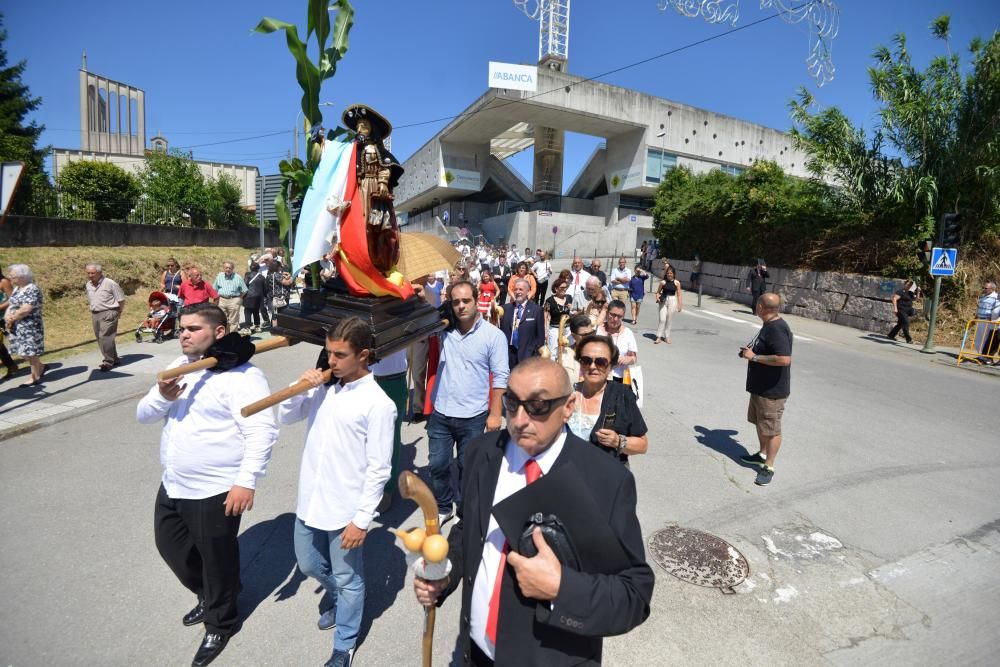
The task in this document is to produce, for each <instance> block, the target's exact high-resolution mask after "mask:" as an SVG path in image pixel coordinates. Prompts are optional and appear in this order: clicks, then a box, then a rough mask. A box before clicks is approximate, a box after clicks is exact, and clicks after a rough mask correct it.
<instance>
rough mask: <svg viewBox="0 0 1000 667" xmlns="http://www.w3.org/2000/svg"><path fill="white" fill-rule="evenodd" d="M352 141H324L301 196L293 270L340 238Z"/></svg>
mask: <svg viewBox="0 0 1000 667" xmlns="http://www.w3.org/2000/svg"><path fill="white" fill-rule="evenodd" d="M354 147H355V143H354V142H353V141H350V142H346V143H344V142H340V141H327V142H325V143H324V144H323V157H322V158H320V161H319V166H318V167H317V168H316V173H315V174H313V180H312V185H311V186H310V187H309V190H308V191H307V192H306V196H305V198H304V199H303V200H302V211H301V213H300V214H299V224H298V227H297V229H296V234H295V255H294V257H293V258H292V274H295V273H298V271H299V269H301V268H302V267H304V266H308V265H309V264H311V263H313V262H316V261H318V260H320V259H322V258H323V255H325V254H327V253H328V252H330V248H332V247H333V244H334V243H337V242H338V241H339V238H340V218H341V215H343V213H344V204H345V203H346V202H348V201H350V195H348V194H347V182H348V176H349V175H350V173H351V171H352V169H351V168H352V167H354V165H355V158H354Z"/></svg>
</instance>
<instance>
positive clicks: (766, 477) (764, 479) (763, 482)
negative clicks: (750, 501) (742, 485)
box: [753, 466, 774, 486]
mask: <svg viewBox="0 0 1000 667" xmlns="http://www.w3.org/2000/svg"><path fill="white" fill-rule="evenodd" d="M772 477H774V468H768V467H767V466H764V467H763V468H761V469H760V472H758V473H757V479H755V480H754V481H753V483H754V484H756V485H757V486H767V485H768V484H770V483H771V478H772Z"/></svg>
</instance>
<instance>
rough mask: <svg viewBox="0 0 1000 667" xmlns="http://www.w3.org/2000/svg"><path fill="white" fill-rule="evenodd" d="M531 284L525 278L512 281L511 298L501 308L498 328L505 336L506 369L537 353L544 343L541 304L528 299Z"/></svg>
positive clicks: (512, 367)
mask: <svg viewBox="0 0 1000 667" xmlns="http://www.w3.org/2000/svg"><path fill="white" fill-rule="evenodd" d="M530 293H531V285H530V284H529V283H528V281H527V280H524V279H520V280H517V281H515V282H514V300H513V301H512V302H511V303H510V304H509V305H508V306H507V307H506V308H505V309H504V313H503V319H502V320H500V330H501V331H502V332H503V335H504V336H506V337H507V345H508V348H507V349H508V351H509V352H508V354H509V357H508V358H509V362H508V363H509V364H510V369H511V370H513V369H514V366H516V365H517V364H519V363H520V362H522V361H524V360H525V359H528V358H530V357H534V356H537V355H538V352H539V350H541V348H542V347H543V346H544V345H545V315H544V314H543V312H542V307H541V306H539V305H538V304H537V303H535V302H534V301H531V300H529V299H528V295H529V294H530Z"/></svg>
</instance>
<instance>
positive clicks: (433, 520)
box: [399, 470, 441, 667]
mask: <svg viewBox="0 0 1000 667" xmlns="http://www.w3.org/2000/svg"><path fill="white" fill-rule="evenodd" d="M399 495H401V496H402V497H404V498H406V499H408V500H413V501H416V503H417V505H419V506H420V511H421V512H422V513H423V515H424V531H425V532H426V533H427V535H439V534H440V533H441V530H440V528H441V527H440V526H439V525H438V514H437V511H438V510H437V501H436V500H435V499H434V494H433V493H431V490H430V489H429V488H427V485H426V484H425V483H424V480H422V479H420V478H419V477H417V476H416V475H415V474H413V473H412V472H410V471H409V470H404V471H403V472H402V473H400V475H399ZM436 616H437V609H436V608H435V607H434V605H431V606H430V607H424V640H423V667H431V654H432V653H433V649H434V619H435V618H436Z"/></svg>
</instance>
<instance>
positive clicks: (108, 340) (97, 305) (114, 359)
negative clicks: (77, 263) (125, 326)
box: [86, 264, 125, 371]
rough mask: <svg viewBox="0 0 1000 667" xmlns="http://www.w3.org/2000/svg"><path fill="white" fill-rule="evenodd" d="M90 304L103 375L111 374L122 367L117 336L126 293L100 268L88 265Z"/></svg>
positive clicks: (88, 298)
mask: <svg viewBox="0 0 1000 667" xmlns="http://www.w3.org/2000/svg"><path fill="white" fill-rule="evenodd" d="M86 268H87V279H88V280H87V301H88V303H89V304H90V320H91V322H92V323H93V325H94V337H95V338H97V347H98V348H100V350H101V356H102V357H103V359H102V360H101V365H100V366H98V368H99V369H100V370H102V371H110V370H111V369H112V368H113V367H115V366H117V365H118V364H120V363H121V360H120V359H119V358H118V349H117V347H115V336H116V335H117V334H118V319H119V318H120V317H121V315H122V311H123V310H124V309H125V293H124V292H122V288H121V287H119V286H118V283H116V282H115V281H114V280H112V279H111V278H108V277H107V276H105V275H104V271H103V269H102V267H101V265H100V264H88V265H87V267H86Z"/></svg>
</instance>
